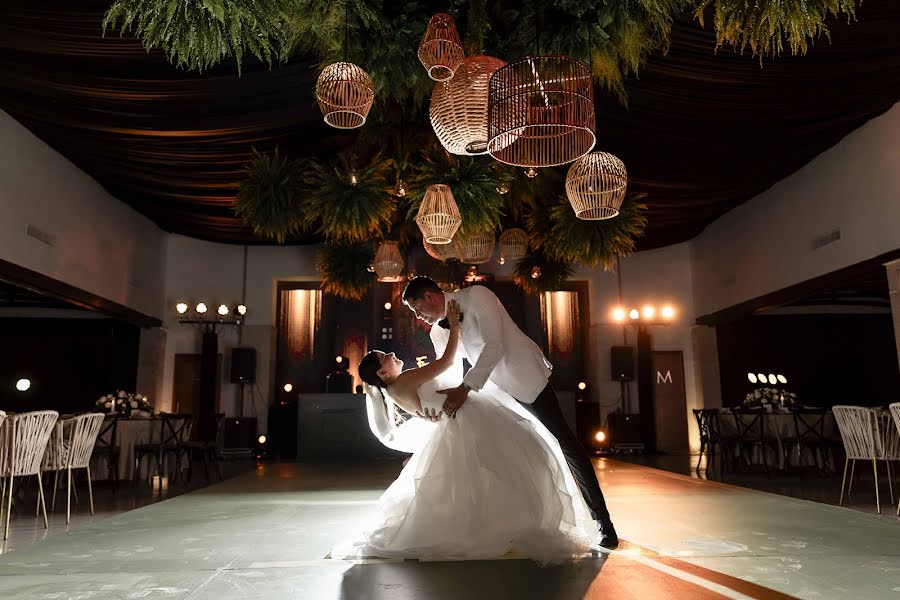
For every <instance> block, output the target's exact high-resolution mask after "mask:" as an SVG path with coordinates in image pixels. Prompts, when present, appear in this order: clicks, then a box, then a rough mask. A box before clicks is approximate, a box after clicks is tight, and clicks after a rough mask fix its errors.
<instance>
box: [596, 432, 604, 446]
mask: <svg viewBox="0 0 900 600" xmlns="http://www.w3.org/2000/svg"><path fill="white" fill-rule="evenodd" d="M594 439H595V440H597V441H598V442H600V443H601V444H602V443H603V442H605V441H606V433H604V432H603V431H598V432H597V433H596V434H595V435H594Z"/></svg>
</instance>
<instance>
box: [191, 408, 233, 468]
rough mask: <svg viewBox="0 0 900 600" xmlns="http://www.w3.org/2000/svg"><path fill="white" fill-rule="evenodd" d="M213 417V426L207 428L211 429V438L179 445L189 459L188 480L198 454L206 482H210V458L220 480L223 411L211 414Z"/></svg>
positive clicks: (223, 428)
mask: <svg viewBox="0 0 900 600" xmlns="http://www.w3.org/2000/svg"><path fill="white" fill-rule="evenodd" d="M212 418H213V419H214V421H215V422H214V423H213V426H212V427H210V428H208V429H207V430H208V431H212V432H213V435H212V439H210V440H207V441H203V440H197V441H188V442H184V443H183V444H182V445H181V446H182V447H183V448H184V449H185V451H186V452H187V454H188V457H189V459H190V462H189V463H188V464H189V466H188V481H191V479H192V478H193V475H194V458H195V455H197V454H199V455H200V458H202V459H203V472H204V473H205V474H206V483H210V478H209V462H210V459H211V460H212V462H213V463H214V464H215V466H216V474H217V475H218V476H219V481H222V479H223V477H222V465H221V464H220V463H219V451H220V449H221V448H222V445H223V437H224V435H225V413H216V414H215V415H213V416H212Z"/></svg>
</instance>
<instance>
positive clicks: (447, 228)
mask: <svg viewBox="0 0 900 600" xmlns="http://www.w3.org/2000/svg"><path fill="white" fill-rule="evenodd" d="M416 224H417V225H418V226H419V229H421V230H422V237H424V238H425V241H426V242H428V243H429V244H449V243H450V240H452V239H453V235H454V234H455V233H456V230H457V229H459V226H460V224H462V217H461V216H460V215H459V207H458V206H456V200H454V199H453V192H451V191H450V187H449V186H446V185H444V184H442V183H436V184H434V185H429V186H428V189H427V190H425V197H424V198H422V204H421V205H420V206H419V213H418V214H417V215H416Z"/></svg>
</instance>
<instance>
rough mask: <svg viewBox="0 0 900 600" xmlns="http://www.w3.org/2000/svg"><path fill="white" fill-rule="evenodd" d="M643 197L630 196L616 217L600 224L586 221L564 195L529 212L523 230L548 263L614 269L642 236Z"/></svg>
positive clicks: (643, 226) (632, 249) (631, 251)
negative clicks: (617, 258)
mask: <svg viewBox="0 0 900 600" xmlns="http://www.w3.org/2000/svg"><path fill="white" fill-rule="evenodd" d="M642 197H643V196H637V195H634V194H632V195H630V196H628V197H627V198H626V199H625V201H624V202H623V203H622V207H621V208H620V212H619V216H617V217H615V218H612V219H606V220H603V221H585V220H582V219H579V218H578V217H576V216H575V211H573V210H572V206H571V205H570V204H569V201H568V199H566V198H565V197H564V196H557V198H556V200H555V201H553V202H552V203H550V204H548V205H544V206H539V207H537V208H536V209H535V210H532V211H530V212H529V213H528V216H527V217H526V219H525V223H526V230H527V231H528V235H529V239H530V240H531V244H532V246H533V247H537V248H540V249H541V251H542V252H543V253H544V254H546V256H547V257H548V258H549V259H551V260H556V261H560V262H565V263H578V264H582V265H584V266H586V267H596V266H598V265H602V266H603V268H604V269H605V270H610V269H612V268H613V266H614V265H615V262H616V257H617V256H628V255H629V254H632V253H633V252H634V247H635V240H636V238H638V237H640V236H642V235H643V234H644V229H645V228H646V226H647V218H646V217H645V216H644V215H643V211H644V209H646V206H645V205H643V204H641V203H640V199H641V198H642Z"/></svg>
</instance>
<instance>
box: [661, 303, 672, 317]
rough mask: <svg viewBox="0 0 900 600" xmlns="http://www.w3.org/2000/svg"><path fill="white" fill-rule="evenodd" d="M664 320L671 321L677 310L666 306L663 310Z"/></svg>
mask: <svg viewBox="0 0 900 600" xmlns="http://www.w3.org/2000/svg"><path fill="white" fill-rule="evenodd" d="M662 316H663V319H671V318H672V317H674V316H675V309H674V308H672V307H671V306H664V307H663V309H662Z"/></svg>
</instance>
